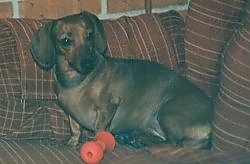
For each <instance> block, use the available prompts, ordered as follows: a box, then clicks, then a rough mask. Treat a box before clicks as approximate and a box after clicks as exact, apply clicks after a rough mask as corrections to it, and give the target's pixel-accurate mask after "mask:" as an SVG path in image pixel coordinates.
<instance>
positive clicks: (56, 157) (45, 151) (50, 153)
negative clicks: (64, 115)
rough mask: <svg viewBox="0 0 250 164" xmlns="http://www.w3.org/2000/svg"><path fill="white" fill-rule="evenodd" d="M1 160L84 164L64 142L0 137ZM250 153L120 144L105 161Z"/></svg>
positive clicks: (218, 158) (210, 159)
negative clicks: (14, 139) (25, 140)
mask: <svg viewBox="0 0 250 164" xmlns="http://www.w3.org/2000/svg"><path fill="white" fill-rule="evenodd" d="M0 154H1V156H0V163H2V164H12V163H21V164H29V163H32V164H33V163H35V164H45V163H46V164H54V163H60V164H71V163H72V164H82V163H83V161H82V160H81V158H80V154H79V150H78V149H73V148H71V147H67V146H63V145H50V144H47V143H39V142H17V141H9V140H3V139H0ZM249 161H250V156H249V155H248V154H244V153H241V152H238V153H223V152H218V151H205V150H193V149H182V148H174V147H168V146H166V145H164V146H156V147H152V148H150V149H134V148H132V147H129V146H122V145H117V146H116V147H115V150H114V152H105V153H104V158H103V159H102V161H101V163H102V164H153V163H157V164H165V163H176V164H187V163H190V164H192V163H213V164H216V163H218V164H219V163H235V164H236V163H237V164H241V163H242V164H243V163H249Z"/></svg>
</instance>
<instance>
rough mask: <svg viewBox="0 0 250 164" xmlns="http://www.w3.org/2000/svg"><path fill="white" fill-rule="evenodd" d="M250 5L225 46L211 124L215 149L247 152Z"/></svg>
mask: <svg viewBox="0 0 250 164" xmlns="http://www.w3.org/2000/svg"><path fill="white" fill-rule="evenodd" d="M249 86H250V5H248V10H247V18H246V21H245V24H244V26H243V28H242V29H241V30H240V31H239V32H237V33H236V34H235V35H234V36H233V38H232V40H231V42H230V44H229V45H228V46H227V47H226V50H225V53H224V55H223V59H222V71H221V82H220V91H219V96H218V99H217V105H216V113H215V123H214V148H215V149H219V150H222V151H242V150H247V151H248V152H250V87H249Z"/></svg>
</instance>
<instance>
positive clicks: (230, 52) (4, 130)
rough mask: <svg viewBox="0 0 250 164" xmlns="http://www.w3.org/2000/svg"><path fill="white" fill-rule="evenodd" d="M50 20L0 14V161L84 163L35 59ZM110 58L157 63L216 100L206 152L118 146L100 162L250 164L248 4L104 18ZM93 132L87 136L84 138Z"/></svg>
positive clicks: (194, 5) (201, 1)
mask: <svg viewBox="0 0 250 164" xmlns="http://www.w3.org/2000/svg"><path fill="white" fill-rule="evenodd" d="M47 21H49V20H37V19H10V18H5V19H0V163H3V164H12V163H13V164H14V163H18V164H33V163H35V164H40V163H41V164H45V163H53V164H56V163H60V164H61V163H62V164H67V163H71V164H73V163H74V164H77V163H79V164H80V163H83V161H82V160H81V158H80V155H79V149H78V148H72V147H68V146H67V145H66V143H67V140H68V139H69V137H70V135H71V132H70V127H69V121H68V117H67V115H66V114H65V113H64V112H63V111H62V109H60V107H58V105H57V97H56V95H55V94H54V92H53V83H54V81H53V71H43V70H41V69H40V68H39V67H38V66H37V65H35V63H34V62H33V60H32V57H31V54H30V51H29V41H30V38H31V36H32V34H33V33H34V32H35V31H36V30H37V29H38V28H39V27H41V26H42V25H43V24H44V23H46V22H47ZM102 22H103V24H104V27H105V32H106V35H107V39H108V52H109V54H110V55H111V56H112V57H119V58H140V59H145V60H151V61H156V62H158V63H160V64H162V65H164V66H166V67H168V68H170V69H173V70H175V71H177V72H178V73H180V74H181V75H182V76H185V77H186V78H187V79H189V80H190V81H191V82H193V83H194V84H195V85H197V86H198V87H200V88H201V89H202V90H204V91H205V92H206V93H207V94H208V95H209V96H210V97H211V98H212V99H213V101H214V106H215V114H214V121H213V135H212V148H211V150H195V149H187V148H181V147H174V146H171V145H167V144H160V145H159V144H157V145H154V144H152V146H147V147H144V148H139V149H136V148H133V147H131V146H128V145H120V144H117V145H116V147H115V150H114V151H113V152H106V153H105V154H104V158H103V160H102V161H101V163H104V164H105V163H107V164H111V163H121V164H122V163H129V164H132V163H145V164H147V163H148V164H149V163H224V162H226V163H237V164H239V163H250V87H249V86H250V4H249V1H248V0H238V1H234V0H228V1H223V0H217V1H213V0H211V1H205V0H191V1H190V3H189V8H188V11H187V14H186V17H185V19H183V18H182V17H181V15H180V14H179V13H178V12H176V11H168V12H164V13H158V14H156V13H154V14H142V15H139V16H133V17H126V16H124V17H121V18H119V19H115V20H102ZM88 135H90V134H84V136H83V137H87V136H88Z"/></svg>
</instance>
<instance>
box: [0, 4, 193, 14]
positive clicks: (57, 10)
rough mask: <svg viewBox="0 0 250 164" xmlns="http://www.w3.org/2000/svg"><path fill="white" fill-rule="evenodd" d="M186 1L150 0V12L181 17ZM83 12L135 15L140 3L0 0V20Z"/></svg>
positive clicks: (141, 9) (138, 11) (140, 10)
mask: <svg viewBox="0 0 250 164" xmlns="http://www.w3.org/2000/svg"><path fill="white" fill-rule="evenodd" d="M188 1H189V0H152V6H153V12H163V11H168V10H171V9H175V10H178V11H180V12H181V13H184V14H185V11H186V9H187V5H188ZM83 10H87V11H90V12H93V13H95V14H97V15H98V16H99V17H100V18H116V17H120V16H122V15H130V16H132V15H138V14H142V13H144V12H145V10H144V0H0V18H6V17H7V18H58V17H62V16H65V15H68V14H73V13H78V12H80V11H83Z"/></svg>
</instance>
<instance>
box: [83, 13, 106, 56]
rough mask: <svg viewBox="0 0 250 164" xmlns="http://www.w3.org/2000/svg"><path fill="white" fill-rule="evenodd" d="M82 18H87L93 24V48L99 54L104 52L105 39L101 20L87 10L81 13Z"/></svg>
mask: <svg viewBox="0 0 250 164" xmlns="http://www.w3.org/2000/svg"><path fill="white" fill-rule="evenodd" d="M81 15H82V17H83V18H84V19H87V20H88V21H89V22H90V23H91V24H92V26H93V30H94V31H93V32H94V33H93V35H94V36H93V39H94V48H95V50H96V51H97V52H98V53H100V54H105V52H106V50H107V40H106V35H105V31H104V27H103V24H102V22H101V21H100V20H99V18H97V16H95V15H94V14H91V13H89V12H87V11H84V12H82V13H81Z"/></svg>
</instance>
